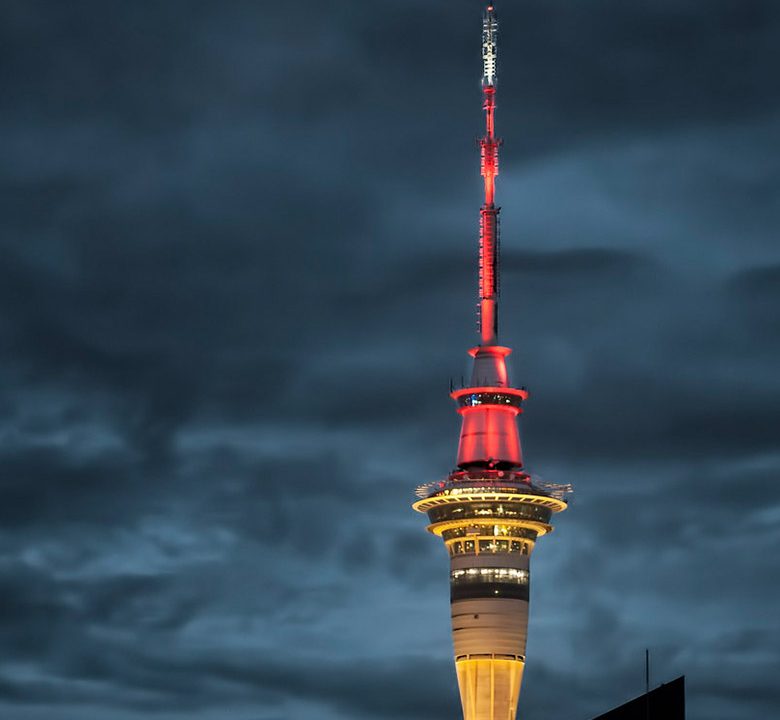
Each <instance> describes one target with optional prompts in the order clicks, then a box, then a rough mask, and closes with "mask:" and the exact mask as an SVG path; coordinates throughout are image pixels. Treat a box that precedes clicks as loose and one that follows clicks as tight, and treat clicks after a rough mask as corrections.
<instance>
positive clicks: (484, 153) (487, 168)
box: [479, 3, 501, 345]
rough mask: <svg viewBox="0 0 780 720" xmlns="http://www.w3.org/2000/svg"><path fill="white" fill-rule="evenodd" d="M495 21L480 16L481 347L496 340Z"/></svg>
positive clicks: (489, 13)
mask: <svg viewBox="0 0 780 720" xmlns="http://www.w3.org/2000/svg"><path fill="white" fill-rule="evenodd" d="M497 42H498V19H497V18H496V12H495V9H494V8H493V5H492V3H491V4H489V5H488V6H487V7H486V8H485V12H484V15H483V16H482V109H483V110H484V111H485V135H484V136H483V137H482V138H481V139H480V141H479V147H480V157H481V166H482V177H483V179H484V182H485V202H484V204H483V205H482V208H481V209H480V219H479V332H480V337H481V339H482V345H494V344H495V343H496V342H497V340H498V289H499V288H498V280H499V277H498V252H499V237H498V213H499V211H500V208H497V207H496V205H495V192H496V175H498V148H499V146H500V145H501V140H499V139H498V138H496V134H495V110H496V79H497V78H496V70H497V54H498V45H497Z"/></svg>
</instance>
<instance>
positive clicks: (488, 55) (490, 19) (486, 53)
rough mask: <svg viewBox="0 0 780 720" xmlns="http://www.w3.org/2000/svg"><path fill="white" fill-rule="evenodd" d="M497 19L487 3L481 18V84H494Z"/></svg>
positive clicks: (491, 7)
mask: <svg viewBox="0 0 780 720" xmlns="http://www.w3.org/2000/svg"><path fill="white" fill-rule="evenodd" d="M497 41H498V20H497V19H496V15H495V12H494V10H493V6H492V5H488V6H487V9H486V10H485V15H484V17H483V18H482V66H483V71H482V84H483V85H495V84H496V53H497Z"/></svg>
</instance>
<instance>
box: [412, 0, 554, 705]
mask: <svg viewBox="0 0 780 720" xmlns="http://www.w3.org/2000/svg"><path fill="white" fill-rule="evenodd" d="M497 36H498V21H497V19H496V14H495V10H494V8H493V6H492V5H488V6H487V7H486V9H485V12H484V15H483V18H482V60H483V72H482V99H483V103H482V108H483V110H484V111H485V135H484V136H483V137H482V139H481V140H480V143H479V144H480V155H481V168H482V177H483V179H484V183H485V201H484V203H483V205H482V207H481V209H480V221H479V304H478V314H479V335H480V343H479V345H477V346H476V347H474V348H472V349H471V350H470V351H469V354H470V355H471V357H472V358H473V360H472V372H471V379H470V382H469V383H468V384H467V385H466V386H465V387H462V388H458V389H455V390H454V391H453V392H452V393H451V397H452V399H453V400H454V401H455V403H456V405H457V411H458V413H459V414H460V415H461V418H462V427H461V431H460V443H459V445H458V459H457V467H456V469H455V470H453V471H452V472H451V473H450V474H449V476H448V477H447V479H446V480H443V481H439V482H433V483H428V484H426V485H422V486H420V487H419V488H418V489H417V495H418V497H420V500H418V501H417V502H416V503H414V506H413V507H414V509H415V510H417V511H418V512H422V513H427V515H428V519H429V521H430V524H429V525H428V530H429V531H430V532H431V533H433V534H434V535H438V536H439V537H441V538H442V540H443V541H444V544H445V546H446V548H447V551H448V553H449V555H450V608H451V616H452V639H453V644H454V651H455V668H456V671H457V676H458V685H459V687H460V699H461V703H462V705H463V717H464V720H513V719H514V718H515V716H516V713H517V701H518V698H519V696H520V684H521V682H522V678H523V668H524V666H525V646H526V634H527V629H528V598H529V583H530V559H531V553H532V552H533V549H534V545H535V543H536V539H537V538H538V537H541V536H542V535H545V534H546V533H549V532H550V531H551V530H552V525H551V524H550V519H551V517H552V515H553V513H557V512H560V511H562V510H565V509H566V500H565V494H566V493H567V492H568V491H569V487H568V486H559V485H550V484H542V483H539V482H535V481H533V480H532V478H531V476H530V475H529V474H528V473H527V472H525V471H524V469H523V455H522V450H521V446H520V434H519V431H518V427H517V416H518V415H519V414H520V413H521V412H522V404H523V401H524V400H525V399H526V398H527V397H528V393H527V392H526V390H525V389H524V388H521V389H518V388H514V387H512V386H511V385H510V382H509V378H508V374H507V365H506V359H507V356H508V355H509V354H510V352H511V350H510V349H509V348H508V347H505V346H503V345H501V344H499V342H498V293H499V273H498V270H499V262H498V261H499V225H498V214H499V210H500V208H498V207H496V204H495V180H496V176H497V175H498V149H499V146H500V145H501V140H499V139H498V138H497V137H496V135H495V110H496V70H497V45H496V41H497Z"/></svg>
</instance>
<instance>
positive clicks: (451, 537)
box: [414, 468, 566, 720]
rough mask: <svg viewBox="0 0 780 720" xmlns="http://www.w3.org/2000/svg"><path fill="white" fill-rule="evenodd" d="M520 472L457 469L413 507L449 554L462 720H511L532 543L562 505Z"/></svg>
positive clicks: (523, 641)
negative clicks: (421, 515)
mask: <svg viewBox="0 0 780 720" xmlns="http://www.w3.org/2000/svg"><path fill="white" fill-rule="evenodd" d="M554 493H555V490H552V491H551V490H550V489H548V488H541V487H538V486H537V485H534V484H533V483H532V482H531V479H530V477H529V476H528V475H527V474H526V473H524V472H522V471H519V470H493V469H475V468H472V469H468V470H458V471H455V472H454V473H452V474H451V475H450V477H449V478H448V479H447V481H445V482H441V483H433V484H430V485H427V486H423V487H421V488H420V489H419V491H418V494H420V495H423V496H424V497H423V499H421V500H419V501H418V502H416V503H415V504H414V509H415V510H417V511H419V512H424V513H427V514H428V518H429V520H430V522H431V524H430V525H429V526H428V530H429V531H430V532H432V533H433V534H434V535H438V536H440V537H441V538H442V539H443V540H444V544H445V546H446V548H447V551H448V553H449V555H450V608H451V616H452V639H453V649H454V655H455V667H456V670H457V675H458V686H459V688H460V699H461V703H462V705H463V717H464V720H514V718H515V716H516V713H517V701H518V698H519V695H520V686H521V684H522V680H523V668H524V666H525V647H526V638H527V632H528V599H529V588H530V559H531V553H532V552H533V549H534V545H535V542H536V538H537V537H539V536H540V535H544V534H546V533H548V532H550V531H551V530H552V526H551V525H550V518H551V516H552V514H553V513H556V512H560V511H561V510H564V509H565V508H566V502H565V501H564V500H563V499H562V497H556V496H555V494H554Z"/></svg>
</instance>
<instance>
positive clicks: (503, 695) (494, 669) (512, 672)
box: [455, 657, 525, 720]
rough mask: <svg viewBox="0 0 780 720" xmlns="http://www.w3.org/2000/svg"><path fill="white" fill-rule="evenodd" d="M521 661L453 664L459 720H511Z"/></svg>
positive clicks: (485, 659)
mask: <svg viewBox="0 0 780 720" xmlns="http://www.w3.org/2000/svg"><path fill="white" fill-rule="evenodd" d="M524 667H525V663H524V662H523V661H522V660H508V659H503V658H495V657H478V658H474V657H468V658H462V659H460V660H458V661H456V663H455V669H456V671H457V673H458V686H459V687H460V701H461V704H462V705H463V720H515V716H516V715H517V700H518V698H519V696H520V684H521V683H522V680H523V668H524Z"/></svg>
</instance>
